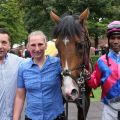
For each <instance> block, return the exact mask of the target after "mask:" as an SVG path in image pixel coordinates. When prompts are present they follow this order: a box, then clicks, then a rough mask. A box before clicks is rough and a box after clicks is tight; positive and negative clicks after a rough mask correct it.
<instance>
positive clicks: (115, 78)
mask: <svg viewBox="0 0 120 120" xmlns="http://www.w3.org/2000/svg"><path fill="white" fill-rule="evenodd" d="M107 38H108V51H107V53H106V54H105V55H102V56H101V57H100V58H99V59H98V61H97V62H96V64H95V67H94V71H93V73H92V74H91V78H90V79H89V80H87V84H88V86H90V87H91V88H94V89H95V88H97V87H99V86H101V89H102V96H101V99H102V102H103V103H104V108H103V114H102V120H120V118H119V117H118V116H120V115H119V114H118V112H117V111H115V110H114V109H112V108H111V107H110V106H109V104H108V103H109V101H110V100H112V99H114V101H115V100H116V99H117V100H118V99H120V21H113V22H111V23H110V24H108V26H107Z"/></svg>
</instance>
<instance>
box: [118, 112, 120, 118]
mask: <svg viewBox="0 0 120 120" xmlns="http://www.w3.org/2000/svg"><path fill="white" fill-rule="evenodd" d="M118 120H120V111H119V112H118Z"/></svg>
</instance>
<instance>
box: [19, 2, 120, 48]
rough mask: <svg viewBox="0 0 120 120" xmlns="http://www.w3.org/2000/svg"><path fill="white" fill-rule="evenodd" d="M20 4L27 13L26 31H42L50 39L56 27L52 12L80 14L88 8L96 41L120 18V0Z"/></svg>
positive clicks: (92, 34)
mask: <svg viewBox="0 0 120 120" xmlns="http://www.w3.org/2000/svg"><path fill="white" fill-rule="evenodd" d="M19 3H20V5H21V7H22V8H23V9H24V10H25V13H26V14H25V16H24V21H25V26H26V30H27V31H28V32H30V31H32V30H35V29H40V30H43V31H44V32H45V33H46V34H47V35H48V36H49V37H50V36H51V35H50V33H51V32H50V31H51V30H52V29H51V28H53V25H54V24H53V23H52V21H51V19H50V17H49V13H50V11H51V10H54V11H56V12H57V14H58V15H62V14H64V13H65V12H68V13H70V14H73V13H78V14H80V12H82V11H84V10H85V9H86V8H87V7H88V8H89V9H90V17H89V22H88V27H89V31H90V36H92V37H94V39H95V40H99V37H100V36H101V35H103V33H105V27H106V25H107V24H108V22H109V21H111V20H113V19H119V18H120V16H119V14H120V10H119V9H120V0H109V1H108V0H96V1H95V0H19ZM116 11H117V12H116ZM96 28H97V30H96ZM96 47H97V45H96Z"/></svg>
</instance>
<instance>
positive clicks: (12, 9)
mask: <svg viewBox="0 0 120 120" xmlns="http://www.w3.org/2000/svg"><path fill="white" fill-rule="evenodd" d="M0 11H1V12H0V27H3V28H6V29H7V30H8V31H9V32H10V34H11V41H12V44H13V43H20V42H21V40H23V39H25V37H26V33H27V32H26V31H25V29H24V22H23V20H22V14H23V13H22V11H20V9H19V6H18V4H17V2H16V0H6V1H5V0H4V1H2V2H1V3H0Z"/></svg>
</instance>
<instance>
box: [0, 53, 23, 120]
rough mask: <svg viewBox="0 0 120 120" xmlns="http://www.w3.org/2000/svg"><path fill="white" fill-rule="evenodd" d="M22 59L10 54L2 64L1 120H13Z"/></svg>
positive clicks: (0, 81)
mask: <svg viewBox="0 0 120 120" xmlns="http://www.w3.org/2000/svg"><path fill="white" fill-rule="evenodd" d="M22 60H23V59H22V58H20V57H18V56H17V55H14V54H10V53H8V54H7V55H6V57H5V59H4V61H3V64H0V120H12V117H13V103H14V97H15V93H16V87H17V75H18V74H17V73H18V67H19V65H20V63H21V62H22Z"/></svg>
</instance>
